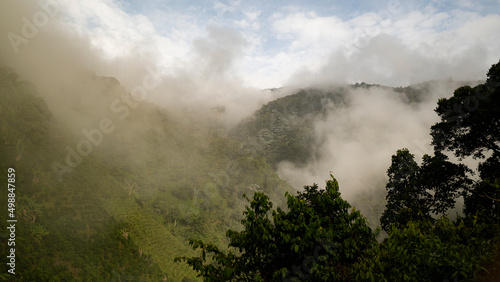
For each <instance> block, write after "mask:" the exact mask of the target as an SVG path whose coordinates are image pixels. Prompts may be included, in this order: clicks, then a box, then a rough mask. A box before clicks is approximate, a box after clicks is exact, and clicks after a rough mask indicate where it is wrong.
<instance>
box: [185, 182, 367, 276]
mask: <svg viewBox="0 0 500 282" xmlns="http://www.w3.org/2000/svg"><path fill="white" fill-rule="evenodd" d="M304 188H305V191H304V192H299V193H298V195H297V196H293V195H290V194H286V197H287V200H288V201H287V205H288V211H285V210H283V209H281V208H277V209H276V210H272V203H271V202H270V201H269V198H268V197H267V196H266V195H265V194H263V193H260V192H257V193H255V195H254V197H253V199H252V200H251V201H250V199H248V198H247V200H248V201H249V202H250V206H247V207H246V210H245V212H244V216H245V218H244V219H243V220H242V221H241V223H242V225H243V227H244V229H243V230H242V231H239V232H238V231H233V230H229V231H228V232H227V236H228V237H229V239H230V243H229V247H231V250H229V251H222V250H220V249H219V248H217V247H216V246H214V245H212V244H205V243H203V242H202V241H199V240H193V239H191V240H190V244H191V245H192V246H193V248H194V249H199V250H200V251H201V254H200V256H199V257H192V258H187V257H182V258H177V259H176V260H177V261H179V260H184V261H186V262H187V263H188V264H189V265H191V266H192V267H193V269H195V270H196V271H198V273H199V276H202V277H203V278H204V279H205V280H206V281H282V280H283V279H285V280H286V279H288V280H292V279H308V280H310V281H345V280H349V279H352V278H353V277H354V276H353V275H354V274H353V273H352V265H353V264H355V263H356V262H357V261H358V260H359V258H360V257H361V256H363V255H364V253H365V252H367V250H369V249H371V248H372V247H373V246H375V245H376V240H375V237H376V236H375V233H374V232H372V230H371V229H370V227H369V226H368V224H367V221H366V220H365V218H364V217H363V216H362V215H361V214H360V212H359V211H357V210H355V209H352V210H350V209H351V206H350V205H349V203H347V202H346V201H345V200H343V199H342V198H341V197H340V192H339V187H338V183H337V181H336V180H335V178H333V176H332V179H331V180H328V181H327V184H326V188H325V189H324V190H321V189H319V188H318V186H317V185H316V184H314V185H312V186H305V187H304ZM207 254H210V255H211V256H209V257H207Z"/></svg>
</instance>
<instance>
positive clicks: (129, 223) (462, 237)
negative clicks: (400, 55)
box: [0, 68, 500, 281]
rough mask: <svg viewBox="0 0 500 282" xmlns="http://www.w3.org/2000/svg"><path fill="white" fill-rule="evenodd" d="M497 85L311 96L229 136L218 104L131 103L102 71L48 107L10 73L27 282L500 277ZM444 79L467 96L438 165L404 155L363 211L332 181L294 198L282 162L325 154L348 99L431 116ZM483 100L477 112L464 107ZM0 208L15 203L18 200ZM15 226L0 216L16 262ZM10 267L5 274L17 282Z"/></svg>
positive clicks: (444, 130)
mask: <svg viewBox="0 0 500 282" xmlns="http://www.w3.org/2000/svg"><path fill="white" fill-rule="evenodd" d="M496 74H497V70H496V69H495V68H492V70H490V73H489V74H488V75H489V76H488V81H486V82H484V83H483V84H479V85H477V86H474V88H471V87H469V86H461V85H463V84H464V83H461V82H451V81H447V82H428V83H423V84H420V85H414V86H410V87H405V88H389V87H384V86H379V85H368V84H355V85H349V86H339V87H334V88H332V89H330V90H325V89H303V90H300V91H298V92H297V93H295V94H292V95H289V96H285V97H282V98H279V99H277V100H274V101H272V102H270V103H268V104H267V105H264V106H263V107H262V108H261V109H260V110H258V111H257V112H255V113H254V114H253V115H252V116H251V117H249V118H247V119H246V120H244V121H243V122H241V123H240V124H239V125H237V126H235V127H233V128H231V129H230V130H229V131H228V130H227V127H226V126H224V125H223V122H221V121H219V114H220V112H219V111H218V110H217V109H215V110H214V111H213V112H204V113H203V114H200V113H185V114H184V115H182V116H179V115H177V114H173V113H170V112H168V111H167V110H165V109H163V108H161V107H159V106H158V105H155V104H153V103H150V102H145V101H144V102H142V103H140V104H137V105H134V104H132V103H131V100H127V97H129V96H127V95H129V94H128V93H127V92H126V91H125V90H124V88H123V87H122V86H121V85H120V82H119V81H117V80H116V79H114V78H109V77H100V76H96V75H94V74H89V73H85V74H82V75H81V78H80V79H81V80H82V81H83V82H84V84H85V85H86V87H87V89H85V90H71V91H70V90H68V89H61V91H62V92H65V91H66V92H67V91H70V92H67V93H70V94H68V95H66V96H65V97H66V100H64V101H60V102H61V105H62V106H61V107H59V108H56V109H55V110H54V111H51V110H50V109H49V107H48V106H47V103H46V101H45V100H44V99H43V98H41V96H40V95H39V93H38V89H37V87H36V86H35V85H33V84H31V83H30V82H28V81H23V80H22V78H20V77H19V76H18V75H17V74H16V73H15V72H13V71H11V70H10V69H7V68H3V69H2V72H1V76H0V91H1V92H0V105H1V108H0V142H1V143H2V147H1V150H0V156H1V158H0V161H1V163H0V166H1V167H2V168H3V169H4V170H5V173H3V174H2V175H0V181H2V182H4V183H7V181H8V177H7V168H12V169H14V170H15V179H16V182H15V183H16V189H15V197H16V202H15V214H16V219H17V220H18V221H17V223H16V243H15V244H16V245H15V247H16V272H17V273H16V278H18V279H19V280H23V281H24V280H35V281H46V280H51V281H71V280H77V281H102V280H107V281H138V280H140V281H161V280H165V279H168V280H169V281H193V280H194V281H196V280H202V279H204V280H207V281H223V280H229V281H232V280H238V279H243V280H247V281H254V280H262V281H274V280H283V279H284V280H287V281H295V280H308V281H352V280H373V279H375V280H378V281H384V280H386V281H393V280H406V281H412V280H414V279H420V278H424V280H429V281H443V280H445V279H448V280H449V281H452V280H453V279H456V280H460V281H461V280H476V281H480V280H482V279H490V280H491V281H494V279H495V277H496V276H495V271H497V270H498V267H499V266H498V263H496V262H495V256H496V255H497V251H498V249H499V246H500V245H499V244H498V240H499V238H498V236H497V235H496V234H497V231H498V197H499V196H498V175H497V171H498V160H497V157H498V156H497V150H498V142H499V141H498V132H497V131H498V126H497V125H498V112H499V111H498V101H497V100H498V89H499V88H498V85H496V84H495V83H494V81H495V80H494V79H495V77H496V76H495V75H496ZM441 84H452V85H453V86H455V85H456V86H457V87H459V86H461V87H459V88H458V89H457V90H456V91H455V95H454V96H453V97H451V98H449V99H441V100H439V101H438V107H437V109H436V112H437V113H438V115H440V117H441V119H442V121H441V122H440V123H437V124H436V125H435V126H433V127H432V129H431V133H432V136H433V145H434V146H435V152H434V155H426V156H424V158H423V162H422V164H418V163H417V162H416V161H415V160H414V155H413V154H411V152H410V151H408V150H407V149H401V150H398V151H397V152H396V154H395V155H394V156H393V157H392V164H391V167H390V168H389V170H388V172H387V174H388V179H389V182H388V183H387V185H386V189H383V187H381V189H379V190H375V191H371V192H367V193H364V194H359V195H356V197H355V200H354V201H353V203H352V204H353V205H351V204H349V203H348V202H347V201H345V200H344V199H342V198H341V196H340V195H341V194H340V188H339V184H338V182H337V180H336V179H335V178H333V176H334V175H332V178H331V179H330V180H328V181H327V185H326V187H325V189H324V190H323V189H322V187H320V186H318V185H316V184H313V183H311V184H312V185H308V186H306V187H304V190H302V191H300V192H298V194H297V192H296V190H295V189H293V188H292V187H291V186H290V185H289V184H288V183H286V182H285V181H283V180H282V179H280V178H279V177H278V175H277V174H276V168H277V166H278V165H279V163H280V162H282V161H289V162H292V163H294V164H296V165H298V166H300V165H306V164H307V163H308V162H309V161H310V160H311V159H318V158H321V156H320V155H318V152H319V151H317V148H318V147H319V146H320V145H321V144H322V142H324V140H322V139H321V138H318V136H319V135H318V134H315V132H314V128H315V125H316V124H317V122H318V121H321V120H326V117H327V116H328V115H329V114H330V113H332V112H335V111H340V110H342V109H346V108H349V107H351V104H352V96H351V95H350V93H351V92H350V91H353V90H360V89H361V90H363V89H382V90H383V91H388V93H391V94H390V95H394V99H398V100H400V101H402V102H403V103H405V104H408V105H410V107H413V106H414V107H419V105H420V104H421V103H422V101H426V100H429V99H431V96H430V94H429V88H431V87H435V86H436V85H441ZM367 93H369V92H367ZM471 93H472V94H471ZM477 93H479V94H477ZM473 94H474V95H476V94H477V95H476V96H471V95H473ZM467 97H469V98H467ZM470 97H476V98H475V99H476V100H477V101H479V104H478V105H477V107H475V108H472V106H471V104H463V103H465V102H464V98H465V99H466V100H465V101H466V102H467V101H469V102H470V101H472V98H470ZM367 98H368V97H367ZM116 101H121V102H123V103H122V104H120V103H118V102H116ZM127 101H128V102H127ZM450 103H451V104H450ZM460 103H462V104H461V105H463V107H464V108H466V109H473V110H469V111H468V112H467V115H459V116H458V117H453V112H451V113H452V114H450V110H449V109H450V107H452V106H453V105H456V104H460ZM113 105H114V106H113ZM125 105H129V107H125ZM450 105H451V106H450ZM118 106H120V107H118ZM455 113H457V112H455ZM457 120H458V121H460V122H459V123H458V125H457V124H455V125H453V124H451V126H450V123H453V122H456V121H457ZM481 120H487V121H488V123H487V124H488V125H486V124H484V123H482V122H481ZM460 126H463V127H467V128H470V130H469V131H466V130H463V128H462V127H460ZM478 127H480V128H481V129H478ZM468 132H475V134H483V135H481V136H482V137H481V138H482V139H479V140H484V141H482V142H479V143H478V142H475V141H474V140H475V139H474V138H473V137H472V136H470V135H467V134H468ZM447 136H451V139H450V138H448V137H447ZM447 150H449V151H451V152H456V154H457V156H461V157H466V156H468V155H471V154H474V155H475V156H477V157H479V158H481V157H483V158H484V157H486V161H485V162H483V163H482V164H481V165H480V166H479V171H477V172H475V173H476V175H479V177H480V179H478V178H474V177H473V170H472V169H471V168H468V167H466V166H464V165H463V164H456V163H453V162H451V161H449V159H448V157H447V156H446V155H445V154H442V153H441V151H442V152H445V153H446V151H447ZM491 152H493V153H491ZM428 153H429V154H430V153H432V152H428ZM488 154H489V155H488ZM360 173H363V172H360ZM244 194H245V195H246V196H245V197H242V195H244ZM459 197H462V199H465V213H464V215H463V216H462V217H458V218H456V219H453V220H451V219H449V218H448V217H446V216H445V214H446V212H447V211H449V210H450V209H451V208H453V207H454V206H455V203H456V200H457V199H458V198H459ZM0 200H1V201H4V202H5V203H7V202H8V193H6V192H5V191H3V192H2V193H1V199H0ZM360 210H361V212H360ZM7 215H8V214H7V213H2V216H1V218H0V220H1V228H2V230H3V231H2V232H1V233H0V236H1V252H2V256H4V257H6V256H7V255H9V253H10V246H9V245H8V238H9V236H10V234H9V233H8V232H9V229H7V219H8V218H7ZM380 216H382V217H381V218H380ZM379 218H380V220H379ZM379 225H380V226H381V227H382V229H383V230H384V231H385V232H387V238H385V239H384V240H382V239H381V238H380V237H379V232H380V227H378V226H379ZM228 230H229V231H228ZM205 242H210V243H205ZM190 244H191V245H192V246H193V247H194V250H193V248H191V246H189V245H190ZM197 249H200V250H197ZM200 251H201V252H200ZM200 254H201V256H200ZM210 254H212V255H213V256H211V255H210ZM176 258H177V259H176ZM183 260H184V261H186V262H188V264H186V263H183V262H181V261H183ZM2 267H3V268H4V271H3V272H2V274H1V275H2V276H0V277H1V278H3V279H9V276H8V275H7V274H5V273H7V271H6V270H7V267H8V266H6V265H4V266H2Z"/></svg>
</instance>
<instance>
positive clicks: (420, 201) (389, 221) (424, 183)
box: [380, 149, 471, 231]
mask: <svg viewBox="0 0 500 282" xmlns="http://www.w3.org/2000/svg"><path fill="white" fill-rule="evenodd" d="M468 172H469V169H467V167H465V166H464V165H462V164H453V163H451V162H449V161H448V157H447V156H446V155H444V154H442V153H440V152H435V153H434V156H432V157H431V156H429V155H427V154H426V155H424V157H423V160H422V165H421V166H419V165H418V164H417V163H416V162H415V159H414V155H413V154H411V153H410V151H409V150H408V149H401V150H398V151H397V153H396V155H393V156H392V164H391V166H390V167H389V169H388V170H387V175H388V176H389V182H388V183H387V185H386V189H387V196H386V198H387V205H386V210H385V211H384V212H383V214H382V217H381V219H380V222H381V225H382V228H383V229H384V230H386V231H389V230H390V227H391V226H392V225H393V224H396V223H398V224H400V225H402V226H405V225H406V223H407V222H409V221H411V220H414V221H419V220H422V219H429V220H432V217H431V214H435V215H437V214H442V213H444V212H446V211H447V210H448V209H450V208H453V206H454V205H455V200H456V199H457V198H458V197H459V196H460V195H463V194H464V193H465V191H467V189H468V187H469V186H470V184H471V181H470V180H469V179H468V177H467V173H468Z"/></svg>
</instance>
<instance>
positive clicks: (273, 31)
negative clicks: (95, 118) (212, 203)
mask: <svg viewBox="0 0 500 282" xmlns="http://www.w3.org/2000/svg"><path fill="white" fill-rule="evenodd" d="M103 6H106V7H107V8H109V11H107V12H106V11H104V10H103V9H101V8H99V7H103ZM79 9H80V10H86V11H85V12H83V13H84V14H86V16H87V17H89V16H90V15H91V14H92V16H93V17H94V18H97V19H98V20H97V22H100V24H101V28H102V27H104V26H105V27H107V28H108V30H107V31H106V30H104V29H101V28H94V30H92V28H90V34H91V36H94V37H95V40H96V41H99V40H103V41H106V42H107V43H105V44H99V45H100V46H104V47H103V48H105V46H107V45H109V48H113V50H114V52H113V53H114V54H115V55H116V54H120V53H119V52H116V49H117V48H116V47H115V46H116V45H118V48H125V47H126V46H132V45H133V44H141V43H140V42H141V41H144V40H145V39H147V38H149V39H151V40H152V41H155V42H154V43H152V44H153V45H155V46H156V47H155V49H157V50H159V51H158V52H159V56H160V57H161V59H160V60H159V61H161V62H162V63H163V67H164V68H165V71H167V72H169V71H172V69H173V68H186V67H188V66H189V65H192V64H193V61H196V58H198V59H199V56H200V54H201V53H203V52H208V53H206V54H205V53H203V54H201V56H210V54H212V53H214V52H215V53H217V52H219V53H221V52H222V53H224V52H227V54H231V56H229V59H228V60H229V61H230V62H229V63H228V65H226V66H225V67H227V69H223V70H221V71H225V72H226V74H225V75H226V76H229V77H233V78H238V79H241V80H243V82H244V84H245V85H248V86H253V87H260V88H267V87H280V86H283V85H285V84H288V83H293V82H294V81H296V77H297V76H300V77H308V78H310V79H312V80H313V81H314V80H318V81H319V80H321V76H324V74H325V73H328V72H330V73H331V74H330V75H331V76H333V77H335V78H334V79H333V80H334V81H338V82H348V83H352V82H358V81H360V80H363V81H368V82H371V83H381V84H388V85H405V84H409V83H415V82H419V81H422V80H428V79H432V78H434V77H435V78H443V77H452V78H456V79H467V78H470V79H476V78H479V77H480V76H481V75H484V72H485V68H487V66H489V65H491V64H492V63H495V60H498V58H496V57H497V56H498V54H500V47H499V45H500V41H499V39H498V36H496V33H497V29H498V27H500V18H499V17H500V16H499V14H500V2H499V1H498V0H496V1H474V2H472V1H394V0H391V1H299V0H294V1H261V0H256V1H242V0H239V1H235V0H232V1H180V0H173V1H160V0H145V1H144V0H143V1H139V0H128V1H127V0H107V1H98V0H93V1H89V2H88V4H87V5H86V7H85V8H83V7H79ZM99 10H101V11H99ZM73 13H74V14H76V12H75V11H73ZM94 21H95V19H94ZM89 23H90V21H89V20H88V19H87V26H90V24H89ZM120 26H121V30H120ZM134 29H135V30H134ZM96 31H98V32H96ZM99 33H100V34H99ZM125 34H127V35H125ZM223 34H225V35H223ZM110 35H112V36H111V38H110ZM100 36H101V38H99V37H100ZM113 36H114V37H115V38H113ZM104 37H107V38H104ZM153 38H154V40H153ZM381 38H384V39H381ZM123 40H126V41H127V42H126V44H123V42H121V43H119V42H120V41H123ZM134 40H135V43H134ZM200 40H201V41H200ZM380 41H385V42H386V43H387V45H386V46H384V44H383V42H380ZM196 42H198V43H199V44H198V45H196V44H195V43H196ZM200 42H204V43H203V44H201V43H200ZM235 42H239V43H237V44H236V45H235ZM201 45H203V47H200V46H201ZM111 46H113V47H111ZM197 46H198V47H197ZM197 48H198V49H197ZM200 48H201V49H200ZM228 48H229V49H231V50H232V51H231V50H229V49H228ZM226 49H227V50H226ZM390 50H392V51H395V56H396V57H398V56H399V57H398V59H397V61H395V59H392V60H388V58H387V54H386V53H387V52H390ZM124 52H126V51H124ZM197 52H198V55H199V56H198V57H196V56H197V55H196V53H197ZM200 52H201V53H200ZM211 52H212V53H211ZM485 52H486V53H485ZM478 53H480V54H478ZM360 60H361V61H360ZM474 60H477V61H478V62H477V65H474V66H468V67H467V68H468V69H469V71H464V70H461V71H459V72H457V73H455V72H453V73H445V72H452V71H453V70H455V69H457V68H464V66H462V65H463V64H465V62H469V61H474ZM209 61H210V60H209ZM370 61H371V62H372V63H374V64H377V63H378V62H381V63H380V64H379V65H378V66H377V65H374V66H371V67H369V68H368V69H367V68H366V64H368V63H369V62H370ZM210 62H214V61H213V60H212V61H210ZM336 62H337V63H336ZM347 64H348V65H349V67H348V70H346V72H343V73H338V72H335V71H334V69H335V68H337V69H345V68H346V65H347ZM429 70H436V71H435V72H433V71H430V72H429ZM423 72H425V73H427V75H424V74H423ZM433 76H434V77H433ZM436 76H437V77H436Z"/></svg>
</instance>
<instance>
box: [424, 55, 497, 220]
mask: <svg viewBox="0 0 500 282" xmlns="http://www.w3.org/2000/svg"><path fill="white" fill-rule="evenodd" d="M435 111H436V113H437V114H438V115H439V117H440V118H441V121H440V122H438V123H436V124H435V125H434V126H432V127H431V135H432V138H433V145H434V146H435V148H436V150H440V151H444V150H448V151H452V152H454V154H455V155H456V156H457V157H459V158H466V157H469V156H472V157H473V158H478V159H485V158H486V160H485V161H484V162H483V163H482V164H481V165H480V166H479V169H478V171H479V174H480V177H481V180H480V181H478V182H477V183H476V184H475V186H474V188H473V189H472V190H471V191H470V193H469V194H468V195H467V197H466V198H465V206H466V213H467V214H470V215H474V214H481V215H482V216H481V217H482V218H483V219H485V220H494V221H497V222H498V221H500V189H499V187H498V184H497V183H499V182H500V173H499V171H500V166H499V164H500V62H499V63H497V64H495V65H493V66H491V68H490V70H489V71H488V73H487V79H486V82H485V83H484V84H480V85H477V86H475V87H469V86H463V87H460V88H458V89H457V90H455V92H454V93H453V96H452V97H450V98H448V99H440V100H439V101H438V107H437V108H436V110H435Z"/></svg>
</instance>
